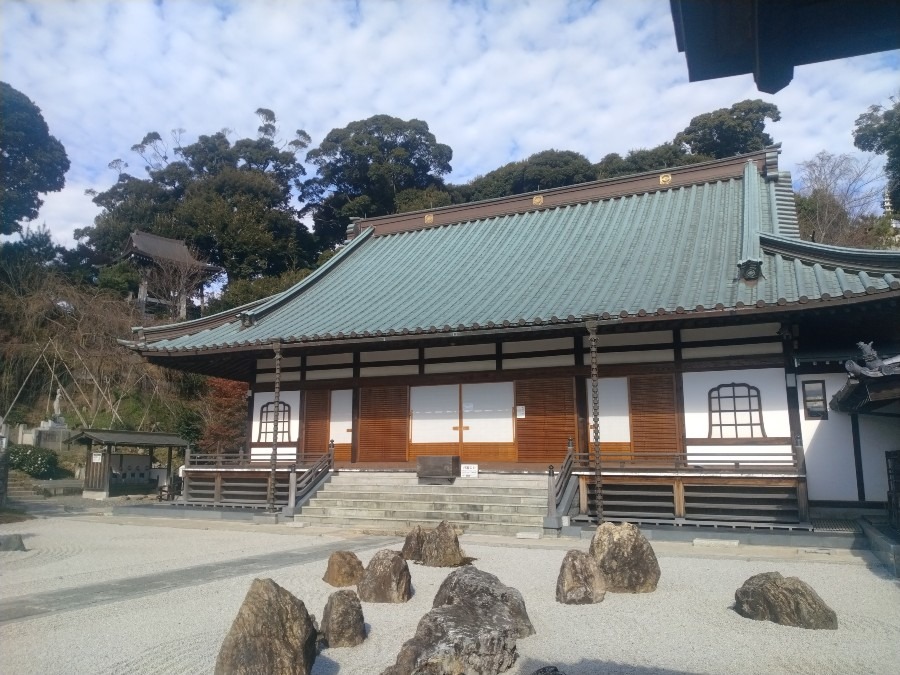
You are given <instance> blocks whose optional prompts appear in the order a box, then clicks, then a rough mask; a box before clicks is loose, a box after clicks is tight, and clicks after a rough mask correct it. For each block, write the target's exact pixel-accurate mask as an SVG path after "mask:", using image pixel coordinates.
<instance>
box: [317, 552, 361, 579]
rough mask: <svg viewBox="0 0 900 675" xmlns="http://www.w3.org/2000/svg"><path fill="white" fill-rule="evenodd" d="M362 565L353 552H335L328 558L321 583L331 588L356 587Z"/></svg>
mask: <svg viewBox="0 0 900 675" xmlns="http://www.w3.org/2000/svg"><path fill="white" fill-rule="evenodd" d="M364 571H365V570H363V566H362V563H361V562H360V561H359V558H357V557H356V554H355V553H353V551H335V552H334V553H332V554H331V555H330V556H329V557H328V568H327V569H326V570H325V576H324V577H322V581H324V582H325V583H326V584H331V585H332V586H337V587H338V588H341V587H343V586H356V584H358V583H359V581H360V579H362V577H363V573H364Z"/></svg>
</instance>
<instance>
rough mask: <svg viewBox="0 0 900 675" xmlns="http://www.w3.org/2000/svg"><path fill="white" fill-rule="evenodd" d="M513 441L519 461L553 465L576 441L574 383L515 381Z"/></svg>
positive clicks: (562, 380) (558, 380) (559, 460)
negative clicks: (514, 428)
mask: <svg viewBox="0 0 900 675" xmlns="http://www.w3.org/2000/svg"><path fill="white" fill-rule="evenodd" d="M516 408H517V410H518V411H520V414H518V415H517V417H516V442H517V444H518V450H519V452H518V459H519V461H520V462H540V463H548V464H555V465H556V466H557V467H558V466H559V465H560V463H561V462H562V461H563V459H564V458H565V456H566V444H567V443H568V440H569V439H570V438H572V439H573V440H574V439H575V438H576V423H577V417H576V414H575V383H574V381H573V380H572V378H560V379H553V380H525V381H522V382H516Z"/></svg>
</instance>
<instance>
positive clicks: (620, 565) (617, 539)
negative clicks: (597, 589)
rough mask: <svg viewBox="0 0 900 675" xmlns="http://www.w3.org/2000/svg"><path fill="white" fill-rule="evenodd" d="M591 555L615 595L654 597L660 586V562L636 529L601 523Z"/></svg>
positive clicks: (634, 526)
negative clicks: (652, 594) (642, 594)
mask: <svg viewBox="0 0 900 675" xmlns="http://www.w3.org/2000/svg"><path fill="white" fill-rule="evenodd" d="M590 551H591V555H592V556H593V557H594V558H595V559H596V560H597V563H598V564H599V565H600V571H601V572H602V573H603V577H604V579H606V590H607V591H609V592H611V593H652V592H653V591H655V590H656V584H657V583H659V575H660V571H659V562H658V561H657V560H656V554H655V553H654V552H653V548H652V547H651V546H650V542H649V541H647V538H646V537H644V535H643V534H641V531H640V530H639V529H638V528H637V526H636V525H632V524H631V523H622V524H621V525H615V524H613V523H601V524H600V526H599V527H598V528H597V531H596V532H595V533H594V537H593V539H591V548H590Z"/></svg>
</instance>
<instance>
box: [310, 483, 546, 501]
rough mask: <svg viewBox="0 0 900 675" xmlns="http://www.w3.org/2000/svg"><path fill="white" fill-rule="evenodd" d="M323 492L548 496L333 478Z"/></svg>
mask: <svg viewBox="0 0 900 675" xmlns="http://www.w3.org/2000/svg"><path fill="white" fill-rule="evenodd" d="M322 492H360V493H362V492H366V493H372V492H393V493H403V494H423V495H441V494H444V495H484V496H495V495H497V496H499V495H509V496H515V497H543V498H545V499H546V497H547V488H546V486H544V487H543V488H537V487H506V486H496V487H481V486H479V487H468V486H458V485H391V484H387V483H382V484H376V483H366V484H360V485H354V484H352V483H345V482H344V481H335V480H332V481H331V482H329V483H326V484H325V485H324V486H322Z"/></svg>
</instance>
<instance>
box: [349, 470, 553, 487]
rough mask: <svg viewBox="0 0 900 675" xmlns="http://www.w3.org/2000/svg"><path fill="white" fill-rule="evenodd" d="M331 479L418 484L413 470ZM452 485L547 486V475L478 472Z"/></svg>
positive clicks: (351, 474)
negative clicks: (472, 476)
mask: <svg viewBox="0 0 900 675" xmlns="http://www.w3.org/2000/svg"><path fill="white" fill-rule="evenodd" d="M333 480H340V481H341V482H346V483H353V484H354V485H357V484H360V483H375V484H379V485H381V484H390V485H396V484H401V485H420V483H419V478H418V477H417V476H416V474H415V472H404V473H400V472H396V473H380V472H362V471H359V472H347V471H337V472H335V474H333ZM453 485H455V486H469V487H492V486H501V487H544V488H546V487H547V476H546V475H543V474H480V475H479V476H478V478H457V479H456V480H455V481H454V482H453Z"/></svg>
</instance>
